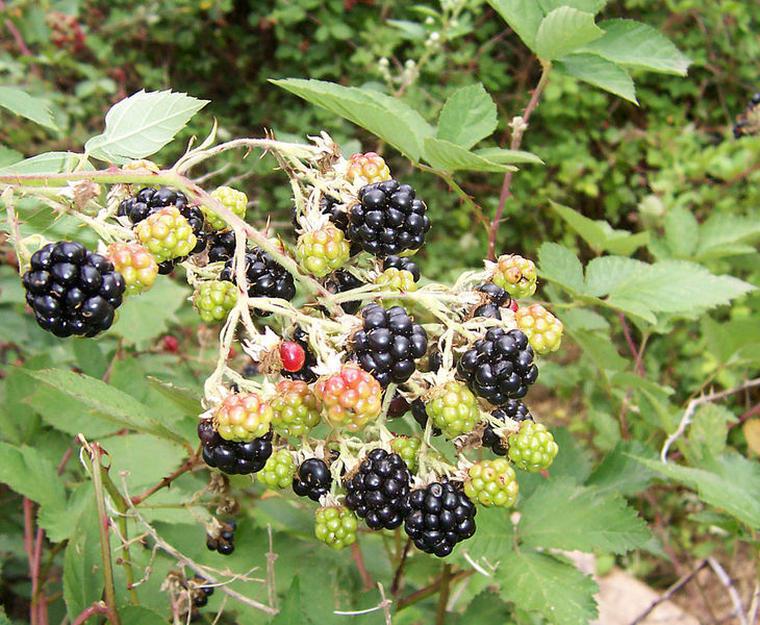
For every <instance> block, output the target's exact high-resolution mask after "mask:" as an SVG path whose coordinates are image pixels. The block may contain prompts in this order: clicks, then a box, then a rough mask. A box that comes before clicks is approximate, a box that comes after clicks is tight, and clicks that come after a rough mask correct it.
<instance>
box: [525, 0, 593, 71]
mask: <svg viewBox="0 0 760 625" xmlns="http://www.w3.org/2000/svg"><path fill="white" fill-rule="evenodd" d="M603 34H604V31H603V30H602V29H601V28H599V27H598V26H597V25H596V24H595V23H594V16H593V15H592V14H591V13H586V12H584V11H578V10H577V9H573V8H571V7H568V6H562V7H559V8H558V9H554V10H553V11H551V12H550V13H549V14H548V15H547V16H546V17H545V18H544V19H543V20H542V21H541V24H540V25H539V27H538V32H537V33H536V48H535V51H536V54H537V55H538V56H539V58H542V59H545V60H547V61H551V60H554V59H559V58H562V57H563V56H565V55H567V54H570V53H572V52H575V51H576V50H578V49H579V48H580V47H582V46H584V45H586V44H588V43H591V42H592V41H594V40H595V39H598V38H599V37H601V36H602V35H603Z"/></svg>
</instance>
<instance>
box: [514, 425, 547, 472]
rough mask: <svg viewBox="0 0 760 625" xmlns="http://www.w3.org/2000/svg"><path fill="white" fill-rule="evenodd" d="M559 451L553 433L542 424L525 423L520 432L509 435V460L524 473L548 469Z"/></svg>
mask: <svg viewBox="0 0 760 625" xmlns="http://www.w3.org/2000/svg"><path fill="white" fill-rule="evenodd" d="M558 451H559V445H557V443H556V442H555V440H554V437H553V436H552V433H551V432H549V431H548V430H547V429H546V427H545V426H543V425H542V424H540V423H534V422H533V421H523V422H522V423H521V424H520V430H519V431H518V432H513V433H511V434H510V435H509V459H510V460H511V461H512V462H513V463H514V465H515V466H516V467H517V468H518V469H522V470H523V471H530V472H532V473H536V472H538V471H543V470H544V469H548V468H549V467H550V466H551V464H552V462H554V457H555V456H556V455H557V452H558Z"/></svg>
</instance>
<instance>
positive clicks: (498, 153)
mask: <svg viewBox="0 0 760 625" xmlns="http://www.w3.org/2000/svg"><path fill="white" fill-rule="evenodd" d="M473 154H477V155H478V156H482V157H483V158H486V159H488V160H489V161H491V162H493V163H535V164H537V165H543V164H544V161H542V160H541V159H540V158H539V157H538V156H536V155H535V154H533V152H526V151H525V150H506V149H504V148H479V149H477V150H475V151H474V152H473Z"/></svg>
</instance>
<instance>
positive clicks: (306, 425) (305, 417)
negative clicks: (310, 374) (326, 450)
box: [270, 380, 320, 437]
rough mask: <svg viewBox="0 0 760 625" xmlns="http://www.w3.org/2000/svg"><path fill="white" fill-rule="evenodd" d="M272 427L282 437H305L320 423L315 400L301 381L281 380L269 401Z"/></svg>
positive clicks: (306, 385) (307, 386)
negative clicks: (271, 411)
mask: <svg viewBox="0 0 760 625" xmlns="http://www.w3.org/2000/svg"><path fill="white" fill-rule="evenodd" d="M270 404H271V406H272V410H273V415H272V426H273V427H274V429H275V432H277V433H278V434H280V435H282V436H299V437H300V436H305V435H306V434H308V433H309V430H311V428H313V427H314V426H316V425H317V424H318V423H319V421H320V411H319V407H318V406H317V398H316V397H315V396H314V393H313V392H312V391H311V389H310V388H309V385H308V384H306V382H304V381H303V380H282V381H281V382H279V383H278V384H277V392H276V394H275V396H274V397H273V398H272V400H271V401H270Z"/></svg>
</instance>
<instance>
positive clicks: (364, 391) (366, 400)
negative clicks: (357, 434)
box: [314, 364, 382, 431]
mask: <svg viewBox="0 0 760 625" xmlns="http://www.w3.org/2000/svg"><path fill="white" fill-rule="evenodd" d="M314 394H315V395H316V396H317V399H318V400H319V405H320V407H321V409H322V416H324V418H325V419H326V420H327V422H328V423H329V424H330V425H332V426H333V427H336V428H338V427H344V428H346V429H347V430H349V431H357V430H360V429H361V428H363V427H364V426H365V425H367V423H369V422H370V421H372V420H374V419H376V418H377V417H378V416H379V415H380V409H381V408H382V389H381V388H380V384H379V383H378V382H377V380H375V378H373V377H372V376H371V375H370V374H369V373H366V372H365V371H362V370H361V369H360V368H359V367H356V366H354V365H350V364H348V365H343V367H342V368H341V370H340V372H339V373H336V374H334V375H331V376H328V377H324V378H320V379H319V380H318V381H317V383H316V385H315V386H314Z"/></svg>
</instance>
